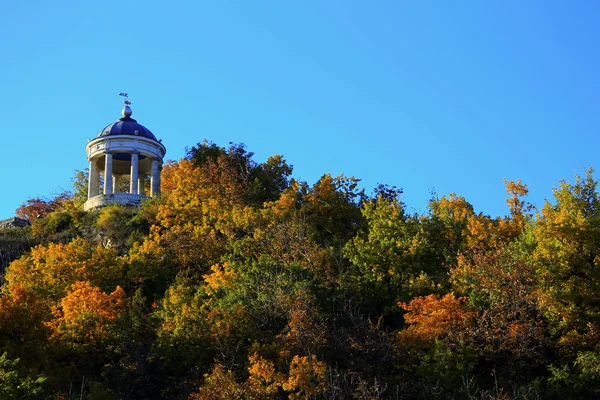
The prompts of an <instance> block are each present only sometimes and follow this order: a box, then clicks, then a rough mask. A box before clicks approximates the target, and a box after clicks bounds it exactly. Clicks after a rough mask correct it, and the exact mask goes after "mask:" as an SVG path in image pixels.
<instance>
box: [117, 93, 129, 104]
mask: <svg viewBox="0 0 600 400" xmlns="http://www.w3.org/2000/svg"><path fill="white" fill-rule="evenodd" d="M119 96H123V97H125V101H123V104H125V105H128V106H129V105H131V101H129V94H127V93H119Z"/></svg>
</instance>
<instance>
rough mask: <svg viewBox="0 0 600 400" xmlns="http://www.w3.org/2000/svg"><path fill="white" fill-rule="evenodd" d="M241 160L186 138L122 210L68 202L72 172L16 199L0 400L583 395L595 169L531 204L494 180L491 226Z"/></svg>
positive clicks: (598, 202)
mask: <svg viewBox="0 0 600 400" xmlns="http://www.w3.org/2000/svg"><path fill="white" fill-rule="evenodd" d="M253 157H254V154H253V153H252V152H249V151H248V150H247V149H246V147H245V146H244V145H243V144H232V143H230V144H229V145H228V146H225V147H221V146H218V145H216V144H214V143H212V142H208V141H204V142H202V143H199V144H197V145H196V146H194V147H192V148H190V149H187V150H186V158H185V159H183V160H180V161H178V162H175V161H169V162H167V163H165V165H164V168H163V171H162V176H161V196H160V197H155V198H152V199H149V200H147V201H145V202H144V203H143V204H142V206H141V207H139V208H128V207H123V206H118V205H114V206H109V207H104V208H102V209H101V210H98V211H90V212H85V211H83V210H82V206H83V204H84V202H85V199H86V196H87V182H86V179H87V178H86V174H85V173H84V172H83V171H76V173H75V176H74V177H73V180H72V181H73V193H71V192H64V193H61V194H59V195H57V196H56V197H54V198H52V199H40V198H38V199H29V200H28V201H27V202H26V203H24V204H23V205H22V206H21V207H19V209H18V213H19V215H22V216H23V217H26V218H28V219H29V220H30V221H31V222H32V227H31V228H16V229H5V230H0V266H1V267H2V268H3V269H4V268H5V271H4V274H3V280H2V286H1V290H0V353H1V352H4V355H3V356H2V357H0V398H42V397H43V398H60V399H72V398H84V399H85V398H88V399H112V398H127V399H162V398H170V399H171V398H172V399H185V398H215V399H218V398H256V399H284V398H290V399H298V398H362V399H383V398H440V399H442V398H443V399H474V398H480V399H484V398H485V399H511V398H514V399H525V398H565V399H576V398H595V397H598V395H599V393H600V357H599V356H598V354H600V345H599V343H600V300H598V299H600V296H599V293H600V268H599V267H600V265H599V263H600V194H598V190H597V181H596V179H595V178H594V176H593V171H592V170H591V169H590V170H588V171H586V174H585V176H584V177H576V178H575V181H574V183H568V182H561V183H560V185H559V187H558V188H557V189H556V190H555V192H554V200H553V201H552V202H550V201H549V202H547V203H546V204H545V205H544V207H543V208H541V209H540V210H539V211H537V212H535V213H534V209H533V207H532V206H531V205H530V204H529V203H528V202H527V201H526V198H525V196H526V195H527V192H528V190H527V186H526V185H525V184H523V183H521V182H520V181H518V180H517V181H505V186H506V191H507V194H508V198H507V200H506V202H507V205H508V207H509V215H507V216H505V217H490V216H487V215H483V214H481V213H480V214H478V213H476V212H475V210H474V208H473V206H472V205H471V204H470V203H469V202H468V201H467V200H466V199H465V198H464V197H462V196H458V195H456V194H452V193H451V194H448V195H445V196H442V197H439V198H438V197H435V198H434V199H432V200H431V201H430V202H429V204H428V210H427V212H426V213H424V214H418V213H413V214H411V213H408V212H407V211H406V207H405V205H404V204H403V203H402V202H401V200H400V195H401V193H402V190H401V189H397V188H395V187H389V186H386V185H379V186H378V187H377V188H375V190H374V192H373V194H372V195H370V196H367V195H365V191H364V190H363V189H362V188H361V187H360V186H359V184H360V181H359V180H358V179H356V178H353V177H346V176H344V175H340V176H337V177H334V176H331V175H330V174H325V175H323V176H322V177H321V178H320V179H319V180H318V181H317V182H315V183H314V184H313V185H309V184H308V183H307V182H300V181H296V180H294V179H292V178H291V175H292V167H291V166H290V165H288V164H287V163H286V161H285V159H284V158H283V157H282V156H278V155H277V156H273V157H270V158H268V159H267V160H266V161H265V162H263V163H259V162H257V161H255V160H254V159H253ZM40 243H41V244H40Z"/></svg>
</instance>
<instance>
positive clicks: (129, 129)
mask: <svg viewBox="0 0 600 400" xmlns="http://www.w3.org/2000/svg"><path fill="white" fill-rule="evenodd" d="M115 135H132V136H141V137H145V138H148V139H152V140H156V141H157V142H158V140H157V139H156V136H154V135H153V134H152V132H150V130H149V129H148V128H146V127H145V126H143V125H140V124H138V123H137V121H136V120H135V119H133V118H131V117H124V118H119V119H118V120H117V121H116V122H113V123H112V124H110V125H108V126H107V127H106V128H104V129H102V130H101V131H100V133H99V134H98V136H96V137H97V138H100V137H105V136H115Z"/></svg>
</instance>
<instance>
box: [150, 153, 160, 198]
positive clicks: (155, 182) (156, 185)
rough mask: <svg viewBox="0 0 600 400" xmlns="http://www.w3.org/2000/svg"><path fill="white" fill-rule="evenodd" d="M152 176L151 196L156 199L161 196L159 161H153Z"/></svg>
mask: <svg viewBox="0 0 600 400" xmlns="http://www.w3.org/2000/svg"><path fill="white" fill-rule="evenodd" d="M151 173H152V175H151V176H150V196H152V197H154V196H156V195H158V194H160V172H159V170H158V160H157V159H154V160H152V172H151Z"/></svg>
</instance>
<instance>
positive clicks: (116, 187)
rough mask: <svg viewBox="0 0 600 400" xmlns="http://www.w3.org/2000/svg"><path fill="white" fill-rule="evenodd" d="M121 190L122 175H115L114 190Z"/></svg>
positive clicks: (116, 191) (115, 191) (117, 191)
mask: <svg viewBox="0 0 600 400" xmlns="http://www.w3.org/2000/svg"><path fill="white" fill-rule="evenodd" d="M120 191H121V175H113V192H114V193H119V192H120Z"/></svg>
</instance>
